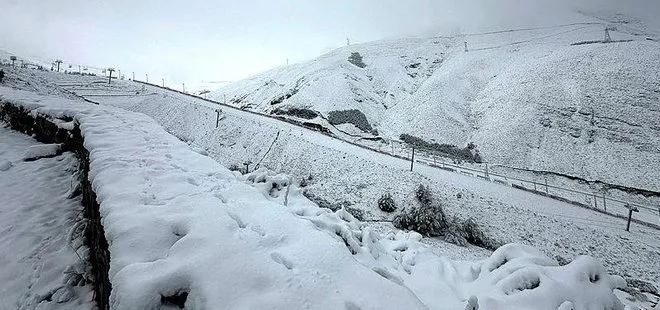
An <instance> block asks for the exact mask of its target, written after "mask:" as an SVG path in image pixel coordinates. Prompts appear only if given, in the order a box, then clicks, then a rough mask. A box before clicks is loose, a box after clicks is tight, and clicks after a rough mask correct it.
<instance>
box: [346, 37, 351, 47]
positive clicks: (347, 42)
mask: <svg viewBox="0 0 660 310" xmlns="http://www.w3.org/2000/svg"><path fill="white" fill-rule="evenodd" d="M349 45H351V40H349V39H348V38H346V46H349Z"/></svg>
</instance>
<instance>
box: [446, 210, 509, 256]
mask: <svg viewBox="0 0 660 310" xmlns="http://www.w3.org/2000/svg"><path fill="white" fill-rule="evenodd" d="M444 239H445V241H447V242H449V243H453V244H457V245H460V246H466V245H467V244H468V243H469V244H472V245H476V246H478V247H482V248H485V249H489V250H495V249H497V248H499V247H500V246H501V244H500V243H499V242H497V241H495V240H493V239H491V238H489V237H488V236H486V234H485V233H484V232H483V230H482V229H481V227H479V225H478V224H477V222H476V221H475V220H474V219H472V218H469V219H467V220H465V221H461V220H460V219H458V218H456V217H454V218H452V219H451V220H449V221H448V225H447V231H446V232H445V235H444Z"/></svg>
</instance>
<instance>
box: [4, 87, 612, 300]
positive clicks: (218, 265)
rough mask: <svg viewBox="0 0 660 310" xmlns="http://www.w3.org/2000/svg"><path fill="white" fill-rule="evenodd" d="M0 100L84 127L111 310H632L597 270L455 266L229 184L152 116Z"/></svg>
mask: <svg viewBox="0 0 660 310" xmlns="http://www.w3.org/2000/svg"><path fill="white" fill-rule="evenodd" d="M0 94H1V96H2V100H8V101H11V102H12V103H14V104H17V105H20V106H23V107H25V108H27V109H30V110H32V113H33V114H38V115H44V116H46V117H49V118H62V117H64V116H66V117H72V118H73V119H74V120H75V121H76V122H77V123H78V124H79V126H80V129H81V132H82V134H83V137H84V139H85V147H86V148H87V149H88V151H89V152H90V176H89V177H90V181H91V182H92V185H93V188H94V191H95V192H96V194H97V199H98V202H99V204H100V208H101V214H102V223H103V225H104V228H105V233H106V238H107V239H108V242H109V244H110V253H111V266H110V280H111V282H112V285H113V291H112V295H111V307H112V308H113V309H154V308H158V307H159V306H161V305H160V303H161V296H170V295H174V294H177V293H181V292H184V291H185V292H188V293H189V296H188V299H187V303H186V307H188V308H194V309H199V308H226V309H254V308H281V309H291V308H324V309H327V308H333V309H335V308H340V309H341V308H345V309H358V308H361V309H415V308H420V309H422V308H433V309H464V308H465V307H466V304H467V303H468V300H471V301H472V302H474V301H475V300H476V301H478V304H479V306H480V309H552V310H554V309H558V308H559V307H560V306H561V305H563V306H562V307H566V305H567V304H566V302H567V301H568V302H570V303H572V304H573V305H575V307H576V309H603V308H605V309H623V308H624V307H623V305H622V304H621V303H620V302H619V300H618V299H617V298H616V297H615V295H614V294H613V292H612V291H613V289H614V288H617V287H622V286H624V285H625V282H624V281H623V280H622V279H621V278H620V277H618V276H611V275H608V274H607V273H606V272H605V269H604V268H603V267H602V265H601V264H600V263H599V262H598V261H597V260H594V259H592V258H589V257H578V258H576V259H574V260H573V261H572V262H571V263H570V264H568V265H566V266H558V265H557V262H556V261H554V260H553V259H551V258H548V257H547V256H546V255H545V254H543V253H541V252H539V251H537V250H535V249H533V248H531V247H529V246H524V245H517V244H509V245H506V246H504V247H502V248H500V249H498V250H497V251H495V252H494V253H493V255H492V256H491V257H490V258H488V259H485V260H480V261H474V262H459V261H451V260H449V259H447V258H443V257H440V256H438V255H436V254H434V252H433V251H432V250H430V249H429V248H427V247H426V246H424V245H422V244H421V243H420V242H419V240H420V239H421V237H420V236H419V235H418V234H416V233H404V232H398V233H389V234H387V235H384V236H383V235H380V234H378V233H376V232H374V231H373V230H372V229H370V228H369V227H368V226H367V225H365V224H364V223H361V222H360V221H358V220H356V219H355V218H353V217H352V216H351V215H350V214H349V213H348V212H346V211H345V210H343V209H340V210H339V211H336V212H332V211H330V210H328V209H323V208H319V207H318V206H317V205H315V204H314V203H312V202H310V201H309V200H307V199H306V198H305V197H304V196H302V194H301V191H300V189H299V188H297V186H295V185H293V184H291V182H289V178H288V177H286V176H284V175H277V174H274V173H272V172H270V171H268V170H266V169H260V170H257V171H255V172H253V173H251V174H248V175H244V176H243V175H240V174H237V173H234V172H230V171H229V170H227V169H226V168H224V167H222V166H221V165H220V164H218V163H217V162H215V161H214V160H212V159H211V158H209V157H206V156H203V155H201V154H198V153H196V152H194V151H192V150H191V149H190V148H189V147H188V145H186V144H185V143H183V142H181V141H179V140H178V139H177V138H175V137H174V136H171V135H169V134H167V133H166V132H165V131H164V130H163V129H162V128H161V127H160V126H159V125H158V124H156V123H155V122H154V121H153V120H152V119H151V118H149V117H147V116H145V115H143V114H139V113H133V112H128V111H125V110H121V109H117V108H113V107H106V106H96V105H91V104H88V103H83V102H79V101H71V100H67V99H61V98H55V97H52V96H50V97H44V96H39V95H36V94H34V93H30V92H23V91H16V90H12V89H8V88H0ZM10 169H12V168H10ZM285 201H286V203H285ZM562 309H564V308H562Z"/></svg>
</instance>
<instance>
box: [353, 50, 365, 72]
mask: <svg viewBox="0 0 660 310" xmlns="http://www.w3.org/2000/svg"><path fill="white" fill-rule="evenodd" d="M348 61H349V62H350V63H352V64H354V65H356V66H358V67H360V68H364V67H366V66H367V65H366V64H365V63H364V62H362V55H360V53H358V52H353V53H351V56H349V57H348Z"/></svg>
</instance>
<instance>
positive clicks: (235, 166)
mask: <svg viewBox="0 0 660 310" xmlns="http://www.w3.org/2000/svg"><path fill="white" fill-rule="evenodd" d="M228 168H229V170H230V171H238V172H241V171H242V170H243V169H241V166H239V165H238V164H237V163H233V164H231V165H229V167H228Z"/></svg>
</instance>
